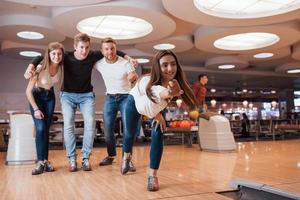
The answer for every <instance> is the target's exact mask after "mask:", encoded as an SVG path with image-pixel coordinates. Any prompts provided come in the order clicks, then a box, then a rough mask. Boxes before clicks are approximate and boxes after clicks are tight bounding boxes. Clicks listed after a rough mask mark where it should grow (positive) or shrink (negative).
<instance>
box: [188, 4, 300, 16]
mask: <svg viewBox="0 0 300 200" xmlns="http://www.w3.org/2000/svg"><path fill="white" fill-rule="evenodd" d="M194 5H195V6H196V8H197V9H198V10H199V11H200V12H203V13H206V14H208V15H212V16H215V17H222V18H233V19H244V18H262V17H269V16H274V15H279V14H284V13H288V12H291V11H294V10H297V9H299V8H300V1H299V0H294V1H291V0H282V1H272V0H271V1H270V0H261V1H257V0H243V1H240V0H214V1H212V0H194Z"/></svg>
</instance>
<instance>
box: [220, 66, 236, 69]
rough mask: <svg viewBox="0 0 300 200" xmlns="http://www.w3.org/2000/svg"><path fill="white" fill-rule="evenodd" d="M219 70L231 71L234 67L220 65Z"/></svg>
mask: <svg viewBox="0 0 300 200" xmlns="http://www.w3.org/2000/svg"><path fill="white" fill-rule="evenodd" d="M218 68H219V69H233V68H235V65H220V66H218Z"/></svg>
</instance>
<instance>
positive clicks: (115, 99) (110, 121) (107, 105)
mask: <svg viewBox="0 0 300 200" xmlns="http://www.w3.org/2000/svg"><path fill="white" fill-rule="evenodd" d="M127 97H128V94H114V95H110V94H108V95H106V98H105V102H104V108H103V120H104V134H105V141H106V147H107V153H108V155H109V156H116V155H117V153H116V139H115V133H114V129H115V121H116V117H117V114H118V111H120V112H121V117H122V122H124V112H125V104H126V101H127ZM120 131H121V130H120Z"/></svg>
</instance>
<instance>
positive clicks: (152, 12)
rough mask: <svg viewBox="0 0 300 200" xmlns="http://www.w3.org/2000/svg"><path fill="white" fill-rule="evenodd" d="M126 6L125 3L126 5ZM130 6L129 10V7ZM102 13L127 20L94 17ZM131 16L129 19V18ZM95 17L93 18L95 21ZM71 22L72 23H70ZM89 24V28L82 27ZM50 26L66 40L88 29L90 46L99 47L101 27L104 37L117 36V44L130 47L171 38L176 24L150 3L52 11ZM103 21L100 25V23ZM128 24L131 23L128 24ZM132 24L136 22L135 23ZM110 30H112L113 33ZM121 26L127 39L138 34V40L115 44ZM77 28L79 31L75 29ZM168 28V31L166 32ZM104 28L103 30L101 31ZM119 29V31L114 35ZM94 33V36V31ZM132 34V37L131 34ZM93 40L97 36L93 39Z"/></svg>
mask: <svg viewBox="0 0 300 200" xmlns="http://www.w3.org/2000/svg"><path fill="white" fill-rule="evenodd" d="M126 2H127V3H126ZM128 3H130V4H131V5H132V6H128ZM99 13H101V15H102V16H107V15H108V16H127V17H123V19H120V18H119V19H117V20H116V19H113V18H111V19H110V20H112V21H109V19H108V21H107V22H106V21H105V20H106V17H102V18H101V17H99V18H98V19H97V17H98V16H99ZM128 14H130V16H129V15H128ZM94 17H96V18H94ZM70 19H72V20H70ZM86 20H90V22H88V25H83V24H82V23H84V22H86ZM52 21H53V25H54V27H55V28H56V29H58V30H60V31H61V32H62V33H64V34H65V35H67V36H69V37H73V36H74V35H75V34H76V33H77V32H78V31H79V30H81V29H80V26H82V27H85V28H86V29H88V30H89V31H90V32H91V33H92V34H91V35H92V42H95V43H100V41H101V40H100V39H99V38H98V37H99V32H100V33H101V27H99V29H98V27H97V28H91V27H93V26H97V25H98V26H99V25H101V23H104V25H105V28H107V29H106V30H109V31H111V32H106V34H105V35H111V36H116V40H117V42H118V44H133V43H142V42H149V41H153V40H159V39H162V38H164V37H167V36H169V35H171V34H172V33H173V32H174V31H175V29H176V24H175V22H174V20H172V19H171V18H170V17H169V16H168V15H166V13H164V12H162V10H160V9H158V7H157V5H156V4H153V3H151V1H145V2H143V3H141V2H140V1H135V0H132V1H110V2H105V3H102V4H97V5H92V6H85V7H72V8H62V7H61V8H53V18H52ZM102 21H103V22H102ZM130 21H131V22H130ZM134 21H135V22H134ZM99 23H100V24H99ZM112 26H113V27H114V28H113V29H112ZM120 26H121V27H123V33H125V34H127V35H134V34H136V32H139V34H138V36H134V37H133V36H131V37H130V38H128V39H124V37H121V38H120V39H119V40H118V38H119V37H118V36H117V34H120V29H119V28H120ZM75 27H77V28H79V30H78V29H77V28H75ZM165 27H167V28H165ZM102 28H103V27H102ZM116 29H118V31H116ZM95 30H96V32H93V31H95ZM133 32H135V33H133ZM94 36H97V38H96V37H94Z"/></svg>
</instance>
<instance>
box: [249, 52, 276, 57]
mask: <svg viewBox="0 0 300 200" xmlns="http://www.w3.org/2000/svg"><path fill="white" fill-rule="evenodd" d="M273 56H274V54H273V53H258V54H255V55H254V56H253V57H254V58H270V57H273Z"/></svg>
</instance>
